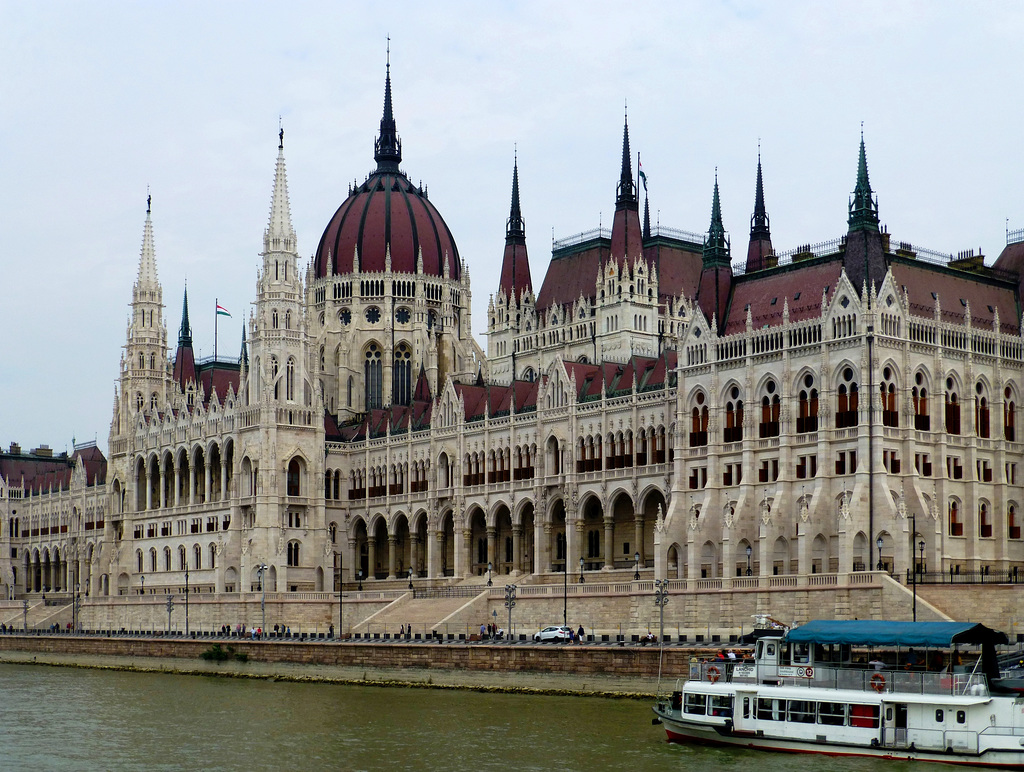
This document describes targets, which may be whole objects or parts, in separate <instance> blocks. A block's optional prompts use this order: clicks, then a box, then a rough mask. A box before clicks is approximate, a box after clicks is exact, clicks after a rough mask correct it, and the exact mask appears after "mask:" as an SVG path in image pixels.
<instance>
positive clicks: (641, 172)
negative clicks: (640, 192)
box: [636, 153, 647, 193]
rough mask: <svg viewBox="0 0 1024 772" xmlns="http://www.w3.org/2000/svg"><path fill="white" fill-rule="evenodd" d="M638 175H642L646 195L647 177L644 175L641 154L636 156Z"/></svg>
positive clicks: (641, 179)
mask: <svg viewBox="0 0 1024 772" xmlns="http://www.w3.org/2000/svg"><path fill="white" fill-rule="evenodd" d="M636 173H637V174H639V175H640V181H641V182H643V184H644V193H646V192H647V175H646V174H644V165H643V164H642V163H640V154H639V153H637V154H636Z"/></svg>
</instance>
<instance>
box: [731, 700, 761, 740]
mask: <svg viewBox="0 0 1024 772" xmlns="http://www.w3.org/2000/svg"><path fill="white" fill-rule="evenodd" d="M756 702H757V692H741V691H737V692H736V704H735V705H734V706H733V710H732V727H733V730H734V731H738V732H750V731H753V728H754V716H755V715H756V713H755V712H754V711H755V705H754V703H756Z"/></svg>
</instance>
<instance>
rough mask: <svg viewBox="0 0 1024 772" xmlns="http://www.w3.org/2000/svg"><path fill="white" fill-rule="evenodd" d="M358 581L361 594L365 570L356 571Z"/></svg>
mask: <svg viewBox="0 0 1024 772" xmlns="http://www.w3.org/2000/svg"><path fill="white" fill-rule="evenodd" d="M356 579H358V580H359V592H362V591H363V569H361V568H360V569H359V570H358V571H356Z"/></svg>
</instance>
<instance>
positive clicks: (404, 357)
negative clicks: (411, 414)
mask: <svg viewBox="0 0 1024 772" xmlns="http://www.w3.org/2000/svg"><path fill="white" fill-rule="evenodd" d="M391 392H392V393H391V402H392V404H395V405H408V404H409V403H410V402H411V401H412V352H411V351H409V347H408V346H407V345H406V344H405V343H399V344H398V346H397V347H396V348H395V359H394V367H393V369H392V371H391Z"/></svg>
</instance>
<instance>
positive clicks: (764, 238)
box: [746, 142, 777, 273]
mask: <svg viewBox="0 0 1024 772" xmlns="http://www.w3.org/2000/svg"><path fill="white" fill-rule="evenodd" d="M774 254H775V250H774V249H773V248H772V234H771V230H770V228H769V221H768V211H767V210H766V209H765V206H764V183H763V182H762V179H761V148H760V142H758V149H757V185H756V186H755V189H754V214H752V215H751V216H750V242H749V243H748V245H747V266H746V272H747V273H751V272H753V271H760V270H761V269H763V268H770V267H772V266H773V265H775V263H776V262H777V261H775V260H774V259H772V260H769V259H768V258H769V257H770V256H771V255H774Z"/></svg>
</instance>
